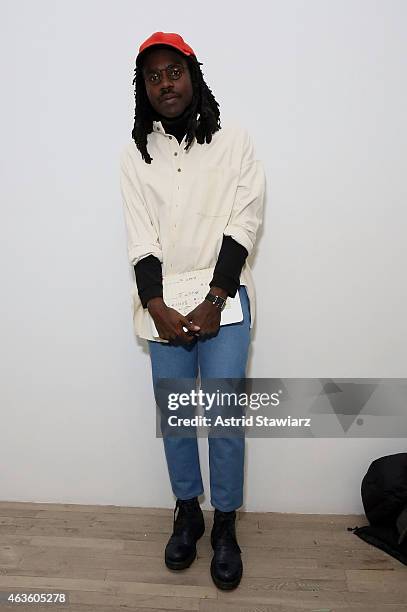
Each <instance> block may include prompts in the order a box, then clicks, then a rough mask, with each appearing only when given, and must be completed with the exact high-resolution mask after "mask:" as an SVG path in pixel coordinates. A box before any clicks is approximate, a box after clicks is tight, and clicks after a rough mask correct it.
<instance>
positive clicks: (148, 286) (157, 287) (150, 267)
mask: <svg viewBox="0 0 407 612" xmlns="http://www.w3.org/2000/svg"><path fill="white" fill-rule="evenodd" d="M134 272H135V275H136V283H137V290H138V294H139V296H140V300H141V303H142V305H143V308H147V302H148V300H151V298H153V297H163V283H162V266H161V262H160V260H159V259H158V258H157V257H155V256H154V255H149V256H148V257H144V258H143V259H141V260H140V261H139V262H138V263H137V264H136V265H135V266H134Z"/></svg>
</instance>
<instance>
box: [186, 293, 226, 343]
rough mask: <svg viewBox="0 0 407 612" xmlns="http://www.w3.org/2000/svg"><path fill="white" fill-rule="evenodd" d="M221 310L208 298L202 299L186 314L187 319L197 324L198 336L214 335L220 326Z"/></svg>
mask: <svg viewBox="0 0 407 612" xmlns="http://www.w3.org/2000/svg"><path fill="white" fill-rule="evenodd" d="M221 314H222V313H221V310H220V308H218V307H217V306H215V305H214V304H212V303H211V302H209V301H208V300H204V301H203V302H201V303H200V304H198V306H196V308H194V310H191V312H189V313H188V314H187V315H186V318H187V319H188V320H189V321H192V322H193V323H195V324H196V325H198V326H199V328H200V332H199V333H197V334H196V335H197V336H199V337H200V338H201V337H203V336H205V335H208V336H211V335H216V334H217V333H218V331H219V327H220V319H221Z"/></svg>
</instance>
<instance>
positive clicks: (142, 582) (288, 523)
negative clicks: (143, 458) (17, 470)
mask: <svg viewBox="0 0 407 612" xmlns="http://www.w3.org/2000/svg"><path fill="white" fill-rule="evenodd" d="M204 515H205V521H206V532H205V535H204V536H203V537H202V538H201V539H200V540H199V542H198V558H197V559H196V560H195V561H194V563H193V564H192V566H191V567H190V568H188V569H187V570H184V571H180V572H174V571H170V570H168V569H167V568H166V566H165V564H164V560H163V552H164V547H165V544H166V543H167V541H168V538H169V536H170V534H171V532H172V521H173V510H171V509H169V510H166V509H155V508H127V507H117V506H79V505H71V504H31V503H15V502H0V591H1V592H4V591H13V592H14V593H16V592H21V591H23V592H25V593H27V592H31V593H32V592H35V593H41V592H42V593H44V592H45V593H46V592H53V593H56V592H63V593H67V594H68V595H69V602H70V603H69V606H65V607H62V606H57V605H55V604H53V605H50V604H46V605H40V604H35V605H34V604H32V605H22V604H20V605H16V604H14V605H5V604H0V611H1V612H2V611H3V610H14V611H19V612H22V611H23V610H24V611H25V610H30V611H32V610H35V612H43V611H45V610H48V611H49V610H52V611H55V610H65V611H66V610H74V611H75V612H85V611H86V612H92V611H93V610H95V611H96V610H97V611H98V612H118V611H123V610H129V611H130V610H139V611H145V612H154V611H155V610H160V611H161V612H163V611H167V610H168V611H169V610H184V611H188V610H198V611H199V612H215V611H216V612H291V611H294V610H295V611H296V612H298V611H300V610H307V611H313V612H317V611H318V612H334V611H336V610H340V611H345V610H355V611H358V612H362V611H363V612H396V611H397V612H406V610H407V580H406V577H407V567H406V566H405V565H403V564H402V563H400V562H398V561H397V560H396V559H393V558H392V557H390V556H389V555H386V554H385V553H384V552H382V551H380V550H378V549H376V548H374V547H372V546H370V545H369V544H367V543H366V542H364V541H362V540H360V539H359V538H358V537H357V536H356V535H354V534H353V533H352V532H351V531H348V530H347V527H355V526H361V525H364V524H366V519H365V517H364V516H359V515H347V516H342V515H309V514H305V515H300V514H278V513H273V512H271V513H259V514H257V513H244V512H238V520H237V523H236V527H237V535H238V542H239V544H240V547H241V549H242V559H243V566H244V571H243V578H242V582H241V583H240V586H239V587H238V589H236V590H234V591H232V592H229V593H228V592H224V591H219V590H218V589H217V588H216V587H215V586H214V584H213V582H212V579H211V576H210V572H209V566H210V561H211V558H212V549H211V547H210V540H209V535H210V530H211V527H212V519H213V515H212V512H204Z"/></svg>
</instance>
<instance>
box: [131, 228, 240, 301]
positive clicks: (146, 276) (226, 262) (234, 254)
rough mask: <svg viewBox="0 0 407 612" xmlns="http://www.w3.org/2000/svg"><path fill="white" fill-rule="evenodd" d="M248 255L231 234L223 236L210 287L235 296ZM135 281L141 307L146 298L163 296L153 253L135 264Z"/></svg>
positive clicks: (158, 267)
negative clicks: (218, 288)
mask: <svg viewBox="0 0 407 612" xmlns="http://www.w3.org/2000/svg"><path fill="white" fill-rule="evenodd" d="M247 255H248V252H247V249H246V248H245V247H244V246H242V245H241V244H240V243H239V242H236V240H234V238H232V237H231V236H223V240H222V246H221V248H220V251H219V255H218V259H217V262H216V266H215V269H214V272H213V276H212V280H211V281H210V283H209V286H210V287H221V288H222V289H225V291H227V293H228V296H230V297H235V295H236V292H237V290H238V288H239V285H240V273H241V271H242V268H243V266H244V263H245V261H246V257H247ZM134 272H135V275H136V283H137V289H138V294H139V296H140V300H141V303H142V305H143V308H147V302H148V300H151V298H153V297H163V285H162V265H161V262H160V260H159V259H158V258H157V257H155V256H154V255H149V256H148V257H144V258H143V259H141V260H140V261H139V262H138V263H137V264H136V265H135V266H134Z"/></svg>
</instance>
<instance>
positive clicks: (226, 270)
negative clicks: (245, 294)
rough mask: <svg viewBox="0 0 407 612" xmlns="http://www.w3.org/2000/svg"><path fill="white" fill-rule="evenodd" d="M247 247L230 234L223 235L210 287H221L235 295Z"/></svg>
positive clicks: (232, 295) (231, 295) (246, 254)
mask: <svg viewBox="0 0 407 612" xmlns="http://www.w3.org/2000/svg"><path fill="white" fill-rule="evenodd" d="M248 254H249V253H248V251H247V249H246V248H245V247H244V246H243V245H241V244H240V243H239V242H237V241H236V240H234V238H232V237H231V236H223V240H222V246H221V248H220V251H219V255H218V260H217V262H216V266H215V270H214V273H213V277H212V280H211V282H210V283H209V286H210V287H221V288H222V289H225V291H227V292H228V295H229V296H230V297H235V295H236V292H237V290H238V289H239V285H240V273H241V271H242V268H243V266H244V263H245V261H246V257H247V256H248Z"/></svg>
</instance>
